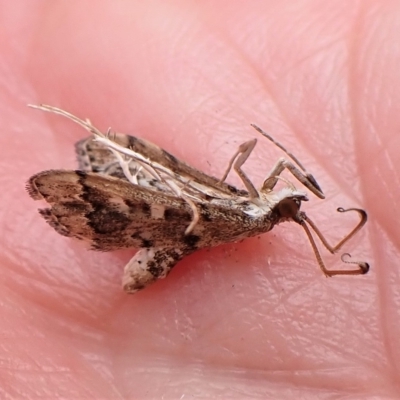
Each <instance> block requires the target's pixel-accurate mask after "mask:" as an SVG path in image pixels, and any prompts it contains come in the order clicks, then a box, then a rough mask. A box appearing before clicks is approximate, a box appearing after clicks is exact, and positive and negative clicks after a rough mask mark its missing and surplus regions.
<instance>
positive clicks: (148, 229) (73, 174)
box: [27, 170, 245, 251]
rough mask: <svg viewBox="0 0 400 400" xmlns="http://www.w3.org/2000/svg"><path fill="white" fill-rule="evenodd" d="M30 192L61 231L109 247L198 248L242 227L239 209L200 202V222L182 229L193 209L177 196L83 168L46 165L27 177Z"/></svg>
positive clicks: (222, 239)
mask: <svg viewBox="0 0 400 400" xmlns="http://www.w3.org/2000/svg"><path fill="white" fill-rule="evenodd" d="M27 190H28V192H29V194H30V196H31V197H32V198H33V199H35V200H41V199H44V200H45V201H46V202H47V203H49V204H50V206H51V208H45V209H41V210H39V212H40V214H41V215H42V216H43V217H44V218H45V219H46V221H47V222H48V223H49V224H50V225H51V226H52V227H53V228H54V229H55V230H56V231H57V232H58V233H60V234H61V235H64V236H68V237H74V238H77V239H81V240H84V241H86V242H89V243H90V245H91V248H93V249H95V250H101V251H110V250H116V249H121V248H139V247H157V246H163V247H169V246H171V247H185V248H186V249H187V248H190V249H193V250H195V249H197V248H200V247H205V246H212V245H216V244H219V243H222V242H229V241H232V240H233V239H234V238H235V235H240V234H241V233H242V232H243V229H244V226H243V224H245V221H244V220H243V218H244V217H243V213H241V212H240V211H238V210H236V211H235V210H228V209H226V208H224V207H221V206H212V205H211V204H204V203H198V204H197V208H198V210H199V217H200V219H199V223H198V224H197V225H196V227H195V228H194V230H193V232H192V233H191V234H188V235H185V230H186V228H187V227H188V225H189V224H190V222H191V221H192V210H191V208H190V207H189V206H188V204H187V203H186V202H185V201H184V200H183V199H180V198H177V197H173V196H169V195H167V194H165V193H161V192H158V191H154V190H149V189H147V188H144V187H141V186H138V185H133V184H131V183H129V182H126V181H123V180H121V179H117V178H113V177H108V176H104V175H101V174H97V173H86V172H82V171H63V170H50V171H44V172H40V173H39V174H36V175H34V176H32V177H31V178H30V180H29V181H28V184H27Z"/></svg>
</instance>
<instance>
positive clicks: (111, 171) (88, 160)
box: [75, 133, 248, 196]
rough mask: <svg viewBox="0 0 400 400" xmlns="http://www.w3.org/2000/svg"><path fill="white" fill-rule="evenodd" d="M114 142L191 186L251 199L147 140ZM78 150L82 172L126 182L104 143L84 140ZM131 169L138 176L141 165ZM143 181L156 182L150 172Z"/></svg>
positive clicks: (122, 138)
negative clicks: (184, 179)
mask: <svg viewBox="0 0 400 400" xmlns="http://www.w3.org/2000/svg"><path fill="white" fill-rule="evenodd" d="M111 139H112V140H113V141H114V142H116V143H118V144H120V145H121V146H123V147H125V148H130V149H132V150H133V151H135V152H137V153H139V154H141V155H142V156H143V157H145V158H146V159H148V160H151V161H152V162H153V163H157V164H159V165H162V166H163V167H165V168H168V169H169V170H170V171H171V172H173V173H175V174H177V175H180V176H182V177H186V178H187V179H188V180H189V181H191V182H197V183H199V184H201V185H204V186H205V187H210V188H213V189H215V190H217V191H220V192H222V193H224V194H226V195H233V196H247V195H248V193H247V192H246V191H244V190H239V189H237V188H235V187H234V186H232V185H229V184H227V183H225V182H222V183H221V182H219V180H218V179H217V178H214V177H212V176H209V175H207V174H205V173H204V172H201V171H199V170H197V169H196V168H193V167H191V166H190V165H188V164H186V163H185V162H183V161H181V160H178V159H177V158H176V157H175V156H173V155H172V154H170V153H168V152H167V151H165V150H164V149H162V148H161V147H159V146H157V145H155V144H153V143H151V142H149V141H147V140H145V139H140V138H137V137H134V136H130V135H126V134H123V133H116V134H112V135H111ZM75 149H76V153H77V158H78V162H79V168H80V169H81V170H83V171H87V172H99V173H103V174H107V175H110V176H115V177H118V178H120V179H124V180H125V179H126V178H125V175H124V173H123V172H122V169H121V167H120V165H119V163H118V162H117V161H116V159H115V157H114V155H113V154H112V153H111V151H110V150H109V149H108V148H107V147H106V146H104V145H103V144H102V143H99V142H97V141H95V140H94V139H93V137H88V138H85V139H82V140H80V141H79V142H77V143H76V145H75ZM131 168H132V171H131V172H132V173H134V172H135V169H136V168H137V165H136V164H135V163H134V162H133V163H132V165H131ZM140 179H141V180H142V182H143V183H147V182H145V181H146V180H148V181H150V180H152V179H153V178H152V176H151V175H150V174H148V173H146V171H144V170H141V172H140V174H139V181H140ZM153 180H154V179H153ZM139 183H140V182H139ZM146 186H150V185H146ZM151 186H153V188H154V189H155V190H161V191H168V189H165V187H164V185H163V184H159V185H158V186H159V187H156V186H157V184H156V182H153V184H152V185H151Z"/></svg>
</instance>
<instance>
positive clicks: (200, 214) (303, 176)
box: [27, 105, 369, 293]
mask: <svg viewBox="0 0 400 400" xmlns="http://www.w3.org/2000/svg"><path fill="white" fill-rule="evenodd" d="M32 107H34V108H38V109H40V110H43V111H49V112H52V113H55V114H59V115H62V116H65V117H67V118H69V119H71V120H73V121H74V122H76V123H78V124H79V125H81V126H82V127H84V128H85V129H86V130H87V131H89V132H90V133H91V134H92V136H91V137H89V138H86V139H83V140H81V141H79V142H78V143H77V144H76V152H77V155H78V161H79V170H76V171H66V170H49V171H43V172H39V173H38V174H36V175H34V176H32V177H31V178H30V179H29V181H28V183H27V190H28V193H29V195H30V196H31V197H32V198H33V199H34V200H45V201H46V202H47V203H48V204H49V205H50V208H44V209H40V210H39V213H40V214H41V215H42V216H43V217H44V218H45V220H46V221H47V222H48V224H49V225H50V226H52V227H53V228H54V229H55V230H56V231H57V232H58V233H60V234H61V235H64V236H68V237H73V238H77V239H80V240H83V241H86V242H88V243H89V245H90V247H91V248H92V249H94V250H100V251H111V250H117V249H123V248H139V249H140V250H139V251H138V252H137V253H136V254H135V255H134V256H133V258H132V259H131V260H130V261H129V263H128V264H127V265H126V266H125V269H124V275H123V288H124V290H125V291H127V292H128V293H135V292H137V291H139V290H141V289H144V288H145V287H147V286H148V285H149V284H151V283H153V282H155V281H156V280H157V279H160V278H165V277H166V276H167V275H168V273H169V272H170V270H171V269H172V268H173V267H174V266H175V265H176V264H177V263H178V261H180V260H181V259H182V258H183V257H185V256H187V255H188V254H191V253H193V252H194V251H196V250H198V249H202V248H205V247H214V246H218V245H220V244H222V243H229V242H237V241H239V240H242V239H244V238H247V237H251V236H257V235H259V234H261V233H265V232H268V231H270V230H271V229H272V228H273V227H274V226H275V225H277V224H279V223H281V222H285V221H294V222H296V223H297V224H299V225H301V227H302V228H303V229H304V231H305V233H306V235H307V237H308V239H309V241H310V243H311V246H312V249H313V251H314V254H315V256H316V259H317V262H318V264H319V266H320V268H321V270H322V272H323V273H324V274H325V275H326V276H334V275H359V274H366V273H367V272H368V270H369V265H368V264H367V263H365V262H358V261H357V262H350V261H345V260H344V259H343V256H345V255H347V256H349V254H347V253H346V254H344V255H343V256H342V261H343V262H345V263H346V264H355V265H357V267H356V268H353V269H347V270H328V269H327V268H326V267H325V265H324V262H323V260H322V258H321V256H320V253H319V250H318V248H317V246H316V243H315V241H314V238H313V235H312V232H311V231H314V232H315V234H316V235H317V237H318V238H319V239H320V241H321V242H322V244H323V245H324V246H325V247H326V249H328V251H329V252H331V253H335V252H336V251H337V250H339V249H340V248H341V247H342V246H343V245H344V244H345V243H346V242H347V241H348V240H349V239H350V238H351V237H353V236H354V235H355V234H356V233H357V232H358V231H359V230H360V229H361V227H362V226H363V225H364V224H365V223H366V221H367V214H366V212H365V211H364V210H361V209H358V208H350V209H346V210H345V209H343V208H338V209H337V211H339V212H341V213H344V212H348V211H356V212H357V213H358V214H359V216H360V221H359V223H358V224H357V225H356V227H355V228H354V229H353V230H352V231H351V232H350V233H349V234H347V235H346V236H345V237H344V238H343V239H342V240H341V241H340V242H339V243H338V244H337V245H336V246H331V245H329V244H328V242H327V240H326V239H325V238H324V236H323V235H322V233H321V232H320V231H319V230H318V228H317V227H316V226H315V224H314V223H313V222H312V221H311V220H310V219H309V218H308V217H307V216H306V214H305V213H304V212H302V211H300V206H301V203H302V201H308V198H307V194H306V193H305V192H303V191H300V190H297V189H296V188H295V187H294V185H293V184H291V183H290V182H287V181H286V180H285V179H283V178H281V177H280V174H281V173H282V172H283V171H284V170H285V169H287V170H288V171H289V172H291V173H292V174H293V176H294V177H295V178H296V179H297V180H298V181H299V182H301V183H302V184H303V185H304V186H305V187H306V188H308V189H309V190H310V191H311V192H312V193H314V194H315V195H316V196H317V197H319V198H321V199H324V198H325V196H324V194H323V193H322V191H321V189H320V187H319V185H318V183H317V182H316V180H315V179H314V177H313V176H312V175H311V174H309V173H307V172H306V170H305V169H304V167H303V166H302V165H301V164H300V162H299V161H298V160H297V159H296V158H295V157H294V156H293V155H292V154H290V153H289V152H288V151H286V149H284V148H283V147H282V146H281V145H280V144H279V143H277V142H276V141H275V140H274V139H272V138H271V137H270V136H269V135H268V134H266V133H265V132H263V131H262V130H261V129H260V128H258V127H257V126H255V125H252V126H253V127H254V128H255V129H256V130H257V131H258V132H259V133H261V134H262V135H263V136H265V137H266V138H268V139H269V140H270V141H272V142H273V143H274V144H276V145H277V146H278V147H280V148H281V149H282V150H283V151H284V152H285V153H286V155H287V156H288V157H289V158H290V159H291V160H292V161H289V160H286V159H284V158H281V159H279V160H278V162H277V163H276V164H275V166H274V167H273V168H272V171H271V172H270V173H269V175H268V176H267V177H266V179H265V180H264V183H263V184H262V186H261V188H260V189H257V188H255V186H254V185H253V183H252V182H251V180H250V179H249V178H248V177H247V175H246V174H245V173H244V172H243V170H242V169H241V167H242V165H243V164H244V163H245V161H246V160H247V158H248V157H249V155H250V154H251V152H252V151H253V149H254V147H255V145H256V142H257V139H253V140H250V141H248V142H246V143H243V144H242V145H241V146H239V148H238V150H237V151H236V153H235V154H234V155H233V157H232V158H231V160H230V161H229V164H228V167H227V170H226V172H225V174H224V175H223V177H222V178H221V179H217V178H214V177H212V176H209V175H207V174H205V173H203V172H201V171H199V170H197V169H195V168H193V167H191V166H190V165H188V164H186V163H184V162H183V161H180V160H178V159H176V158H175V157H174V156H173V155H171V154H170V153H168V152H166V151H165V150H163V149H161V148H160V147H158V146H156V145H154V144H152V143H150V142H148V141H146V140H144V139H139V138H137V137H134V136H129V135H125V134H114V133H111V132H110V131H109V132H107V133H106V134H103V133H101V132H100V131H99V130H98V129H96V128H95V127H94V126H93V125H92V124H91V123H90V122H89V121H84V120H81V119H79V118H77V117H75V116H73V115H72V114H69V113H68V112H66V111H63V110H61V109H58V108H56V107H51V106H47V105H40V106H32ZM232 168H233V169H234V170H235V171H236V173H237V174H238V175H239V177H240V179H241V180H242V182H243V184H244V186H245V188H246V190H240V189H237V188H235V187H234V186H231V185H229V184H227V183H225V179H226V177H227V175H228V173H229V172H230V170H231V169H232ZM278 179H281V180H283V181H284V182H286V183H287V186H286V187H284V188H282V189H280V190H274V188H275V186H276V184H277V181H278ZM310 228H311V230H310Z"/></svg>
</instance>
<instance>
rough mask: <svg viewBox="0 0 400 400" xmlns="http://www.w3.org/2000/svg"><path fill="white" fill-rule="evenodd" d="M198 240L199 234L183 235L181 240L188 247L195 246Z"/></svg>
mask: <svg viewBox="0 0 400 400" xmlns="http://www.w3.org/2000/svg"><path fill="white" fill-rule="evenodd" d="M199 240H200V236H197V235H185V236H184V237H183V242H184V243H185V244H186V245H187V246H188V247H190V248H196V244H197V243H198V241H199Z"/></svg>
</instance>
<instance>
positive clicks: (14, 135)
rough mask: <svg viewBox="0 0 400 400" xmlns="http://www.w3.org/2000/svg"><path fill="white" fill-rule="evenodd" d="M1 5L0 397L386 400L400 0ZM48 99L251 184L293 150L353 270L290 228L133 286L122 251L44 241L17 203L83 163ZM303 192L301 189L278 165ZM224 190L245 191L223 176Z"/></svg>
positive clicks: (51, 236) (392, 376) (398, 392)
mask: <svg viewBox="0 0 400 400" xmlns="http://www.w3.org/2000/svg"><path fill="white" fill-rule="evenodd" d="M217 3H218V4H216V3H215V2H212V1H202V2H194V1H187V0H185V1H175V2H174V1H146V2H142V1H131V2H111V1H108V2H107V1H97V2H96V4H95V6H94V3H93V2H89V1H80V2H74V3H71V2H67V1H59V2H56V3H54V2H46V1H36V2H30V1H19V2H18V3H12V2H8V3H7V2H3V4H2V5H1V6H0V7H1V12H0V16H1V17H0V18H1V24H0V26H1V27H2V31H3V32H2V33H3V34H2V37H3V38H4V37H5V38H6V40H2V41H1V44H0V46H1V54H2V61H3V62H2V64H1V65H2V68H3V71H2V73H1V74H0V79H1V84H2V90H1V91H0V99H1V101H2V112H1V114H2V117H1V119H2V130H3V133H2V135H1V137H0V140H1V143H0V149H1V150H0V151H1V153H2V156H1V159H0V162H1V164H2V165H1V167H2V171H3V173H2V175H1V181H2V190H1V197H2V201H1V204H2V207H1V209H2V214H1V217H0V218H1V224H2V229H1V239H2V241H3V246H2V251H1V258H2V262H1V263H0V266H1V268H2V270H3V271H2V272H1V275H0V276H1V282H2V289H1V295H0V296H1V306H0V310H1V320H2V323H1V327H0V332H1V338H2V339H1V343H2V344H1V347H0V352H1V360H2V362H1V364H0V397H1V398H4V399H8V398H10V399H11V398H12V399H17V398H51V399H57V398H68V399H93V398H96V399H100V398H102V399H152V398H164V399H177V398H191V397H192V396H193V397H196V398H224V399H227V398H229V399H245V398H252V399H255V398H259V399H265V398H274V399H277V398H279V399H286V398H288V399H293V398H307V399H330V398H343V397H346V398H347V399H350V398H354V399H357V398H361V397H362V398H386V399H392V398H398V397H399V396H400V387H399V382H400V379H399V368H400V346H399V345H398V343H399V342H398V340H399V339H398V338H399V334H400V322H399V321H400V318H399V309H400V308H399V307H398V304H399V301H400V296H399V293H400V292H399V287H400V282H399V271H400V269H399V265H398V262H397V260H398V253H399V241H398V238H399V237H400V228H399V224H398V223H396V220H397V218H396V208H395V205H396V204H397V203H398V200H397V199H398V198H399V195H400V193H399V187H400V185H399V176H398V171H399V170H400V169H399V167H400V161H399V160H400V139H399V137H400V136H399V126H400V117H399V115H400V114H399V111H398V109H399V107H398V104H399V100H400V95H399V93H400V91H399V90H398V88H399V87H400V78H399V77H400V75H399V73H398V66H399V65H400V64H399V63H400V54H399V50H398V45H397V39H396V38H398V37H399V34H400V26H399V23H398V21H399V20H400V19H399V16H400V6H399V3H396V2H390V1H386V2H385V1H382V2H374V1H363V2H361V1H353V2H348V1H344V0H343V1H340V0H339V1H334V2H327V3H325V2H320V1H300V2H292V1H283V2H279V5H277V2H275V1H253V2H251V3H250V4H249V3H247V2H232V1H219V2H217ZM41 102H43V103H47V104H51V105H54V106H58V107H61V108H64V109H66V110H67V111H69V112H72V113H74V114H76V115H78V116H80V117H83V118H85V117H88V118H90V119H91V121H92V122H93V123H94V124H95V125H96V126H98V127H100V128H101V129H103V130H104V131H105V130H106V129H107V128H108V127H109V126H111V127H112V128H114V129H115V130H118V131H121V132H125V133H130V134H135V135H138V136H142V137H144V138H146V139H149V140H151V141H153V142H155V143H157V144H158V145H159V146H161V147H164V148H166V149H168V150H169V151H170V152H172V153H173V154H174V155H175V156H177V157H179V158H181V159H184V160H186V161H187V162H190V163H191V164H192V165H194V166H196V167H198V168H201V169H202V170H204V171H206V172H208V173H210V174H213V175H215V176H221V175H222V174H223V172H224V169H225V167H226V165H227V162H228V160H229V158H230V156H231V155H232V154H233V153H234V152H235V150H236V149H237V147H238V146H239V145H240V144H241V143H243V142H245V141H247V140H250V139H252V138H254V137H257V138H258V139H259V142H258V144H257V147H256V149H255V152H254V154H252V155H251V157H250V159H249V160H248V162H247V163H246V165H245V167H244V169H245V170H246V172H247V173H248V175H249V176H250V177H251V179H252V180H253V181H254V182H256V183H257V184H258V185H259V184H260V183H261V182H262V179H263V177H264V176H265V175H266V174H267V172H268V171H269V169H270V168H272V166H273V163H274V161H276V160H277V159H278V157H280V156H281V155H282V154H281V153H280V152H279V151H278V150H277V149H275V148H274V147H273V146H272V145H270V144H269V143H268V141H267V140H266V139H263V138H262V137H260V136H259V135H258V133H257V132H255V131H253V130H252V128H251V127H250V126H249V124H250V123H255V124H257V125H259V126H261V127H262V128H263V129H264V130H266V131H267V132H269V133H270V134H272V135H273V136H274V137H275V138H276V139H277V140H279V141H281V142H282V143H284V144H285V145H286V146H287V147H288V148H289V149H290V150H291V151H292V152H293V153H295V154H296V156H297V157H298V158H299V159H300V160H301V161H302V162H303V164H305V165H306V167H307V169H308V170H310V171H311V172H312V173H313V175H314V176H315V177H316V178H317V180H318V182H319V183H320V185H321V186H322V188H323V190H324V192H325V195H326V197H327V199H326V200H325V201H322V200H319V199H317V198H315V197H314V196H313V195H312V194H309V198H310V201H309V202H308V204H304V207H303V210H305V211H306V212H307V213H308V215H309V216H310V218H312V219H313V220H314V222H315V223H316V224H317V225H318V226H319V227H320V229H321V230H322V231H323V232H324V233H326V236H327V238H328V240H329V241H331V242H332V243H333V242H334V240H335V239H336V240H338V239H340V238H341V237H342V236H343V235H344V234H345V233H346V232H348V231H349V230H350V229H351V227H352V226H353V224H355V223H356V221H357V216H356V215H350V214H347V215H341V214H338V213H336V212H335V209H336V208H337V207H340V206H341V207H345V208H346V207H357V206H358V207H363V208H365V209H366V210H367V211H368V214H369V221H368V224H367V225H366V227H365V228H364V229H363V231H362V232H361V233H360V234H359V235H357V237H356V238H354V239H353V240H352V241H351V242H349V243H348V245H347V246H345V248H344V249H343V251H341V252H340V253H339V254H338V255H336V256H328V255H327V254H326V252H325V251H323V252H322V253H323V257H324V259H325V260H326V264H327V267H328V268H338V267H340V266H341V263H340V254H342V252H350V253H351V254H352V256H353V258H354V259H361V260H368V261H369V262H370V265H371V271H370V273H369V274H368V275H366V276H355V277H354V276H350V277H334V278H331V279H326V278H325V277H324V276H323V275H322V273H321V271H320V270H319V268H318V266H317V263H316V261H315V258H314V256H313V254H312V252H311V248H310V246H309V244H308V242H307V240H306V237H305V235H304V233H303V232H302V230H301V228H300V227H298V226H296V225H295V224H285V225H282V226H280V227H277V228H275V229H274V230H273V231H272V232H270V233H269V234H267V235H264V236H263V237H261V238H260V239H258V238H254V239H250V240H247V241H245V242H243V243H239V244H231V245H224V246H221V247H219V248H217V249H212V250H211V251H208V250H203V251H200V252H198V253H196V254H194V255H192V256H190V257H188V258H186V259H185V260H183V261H182V262H181V263H180V264H179V265H178V266H177V267H176V268H175V269H174V270H173V271H172V273H171V275H170V276H169V277H168V279H166V280H164V281H161V282H158V283H156V284H155V285H154V286H152V287H150V288H148V289H146V290H145V291H144V292H141V293H138V294H136V295H133V296H128V295H126V294H124V293H123V292H122V290H121V286H120V280H121V276H122V269H123V266H124V264H125V263H126V262H128V260H129V259H130V257H131V256H132V255H133V254H134V251H133V250H132V251H123V252H114V253H96V252H89V251H86V250H85V248H84V247H83V246H82V243H79V242H75V241H73V240H69V239H66V238H63V237H62V236H59V235H57V234H56V233H55V232H54V231H53V230H52V229H51V228H49V227H48V226H47V225H46V224H45V222H44V221H43V220H42V219H41V218H40V217H39V215H38V214H37V211H36V210H37V208H39V207H40V206H41V204H40V202H33V201H32V200H31V199H30V198H29V197H28V195H27V194H26V193H25V191H24V184H25V181H26V180H27V179H28V178H29V176H31V175H32V174H34V173H36V172H39V171H41V170H46V169H51V168H65V169H73V168H75V167H76V164H75V160H74V157H75V156H74V154H73V147H72V146H73V144H74V143H75V142H76V141H77V140H79V139H81V138H82V137H84V136H86V133H85V132H84V131H83V130H82V129H80V128H79V127H78V126H76V125H74V124H73V123H72V122H69V121H67V120H65V119H63V118H61V117H58V116H53V115H49V114H45V113H42V112H40V111H36V110H32V109H28V108H26V107H25V104H27V103H41ZM285 177H286V178H287V179H290V180H291V181H292V182H293V183H294V184H295V185H296V187H297V188H300V187H301V185H300V184H299V183H298V182H296V181H295V180H294V179H293V178H292V177H291V176H290V175H288V174H287V175H285ZM228 180H229V181H230V182H232V183H234V184H237V185H240V183H239V182H238V179H237V178H236V177H235V176H234V174H231V175H230V176H229V178H228Z"/></svg>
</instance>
